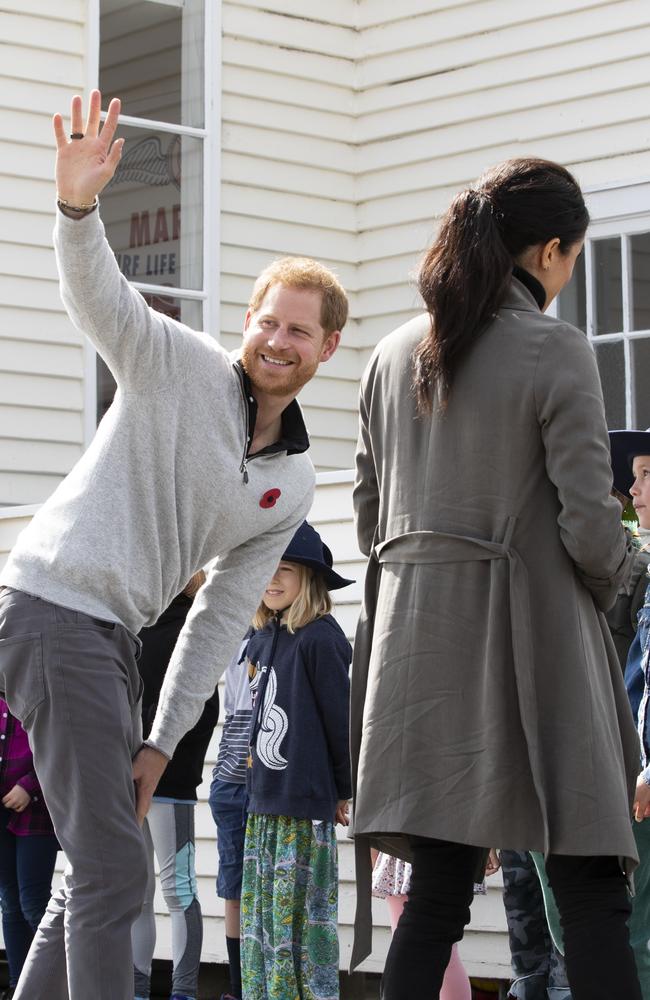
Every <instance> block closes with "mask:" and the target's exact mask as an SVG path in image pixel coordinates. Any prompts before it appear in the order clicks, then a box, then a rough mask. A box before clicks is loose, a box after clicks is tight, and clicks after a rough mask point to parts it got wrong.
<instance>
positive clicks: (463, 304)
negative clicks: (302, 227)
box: [413, 158, 589, 413]
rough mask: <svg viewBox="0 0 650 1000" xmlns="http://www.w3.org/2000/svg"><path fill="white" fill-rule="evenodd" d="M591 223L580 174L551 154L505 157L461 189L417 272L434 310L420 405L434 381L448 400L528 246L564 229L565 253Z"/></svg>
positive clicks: (424, 408) (417, 373)
mask: <svg viewBox="0 0 650 1000" xmlns="http://www.w3.org/2000/svg"><path fill="white" fill-rule="evenodd" d="M588 224H589V213H588V211H587V207H586V205H585V203H584V199H583V197H582V192H581V190H580V188H579V186H578V184H577V182H576V180H575V179H574V177H573V176H572V175H571V174H570V173H569V171H568V170H566V169H565V168H564V167H561V166H560V165H559V164H558V163H552V162H551V161H550V160H540V159H532V158H522V159H514V160H505V161H504V162H503V163H500V164H498V165H497V166H496V167H493V168H492V169H491V170H488V171H487V173H485V174H483V176H482V177H481V178H479V180H478V181H477V183H476V187H475V188H470V189H468V190H466V191H461V192H460V194H458V195H456V197H455V198H454V200H453V201H452V203H451V205H450V206H449V208H448V210H447V213H446V214H445V216H444V218H443V220H442V223H441V226H440V230H439V232H438V236H437V239H436V240H435V242H434V243H433V245H432V246H431V247H430V248H429V249H428V250H427V252H426V255H425V257H424V260H423V262H422V266H421V268H420V273H419V277H418V288H419V290H420V294H421V295H422V298H423V299H424V303H425V305H426V308H427V310H428V312H429V315H430V317H431V331H430V333H429V334H427V336H426V337H425V338H424V339H423V340H422V341H421V343H420V344H419V345H418V347H417V349H416V351H415V356H414V376H413V381H414V387H415V393H416V397H417V402H418V408H419V410H420V412H425V413H429V412H431V409H432V405H433V403H432V394H433V387H434V385H435V386H437V388H438V395H439V399H440V403H441V406H442V407H444V406H445V405H446V402H447V399H448V396H449V392H450V390H451V386H452V383H453V380H454V375H455V373H456V369H457V366H458V363H459V361H460V360H461V358H462V357H463V356H464V355H465V354H466V352H467V351H468V349H469V348H470V347H471V346H472V344H473V343H474V342H475V341H476V338H477V337H478V336H479V335H480V334H481V332H482V331H483V330H484V329H485V328H486V326H487V325H488V324H489V322H490V321H491V320H492V319H493V317H494V315H495V313H496V311H497V309H498V308H499V306H500V305H501V303H502V301H503V298H504V296H505V293H506V291H507V288H508V285H509V283H510V279H511V276H512V268H513V264H514V262H515V261H516V260H517V258H518V257H519V256H520V255H521V254H522V253H523V251H524V250H526V249H527V248H528V247H532V246H537V245H538V244H540V243H542V244H545V243H547V242H548V241H549V240H551V239H553V238H554V237H558V238H559V240H560V250H561V252H562V253H566V252H567V251H568V249H569V247H570V246H572V245H573V244H574V243H577V242H578V240H581V239H582V238H583V236H584V234H585V232H586V230H587V226H588Z"/></svg>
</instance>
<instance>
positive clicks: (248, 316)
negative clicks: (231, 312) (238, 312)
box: [244, 309, 253, 333]
mask: <svg viewBox="0 0 650 1000" xmlns="http://www.w3.org/2000/svg"><path fill="white" fill-rule="evenodd" d="M252 315H253V314H252V312H251V311H250V309H247V310H246V318H245V319H244V333H245V332H246V330H248V327H249V326H250V321H251V316H252Z"/></svg>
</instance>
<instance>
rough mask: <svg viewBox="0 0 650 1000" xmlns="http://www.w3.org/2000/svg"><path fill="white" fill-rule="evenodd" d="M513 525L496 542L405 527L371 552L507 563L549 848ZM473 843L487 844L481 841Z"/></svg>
mask: <svg viewBox="0 0 650 1000" xmlns="http://www.w3.org/2000/svg"><path fill="white" fill-rule="evenodd" d="M516 523H517V518H516V517H514V516H513V517H509V518H508V520H507V522H506V530H505V533H504V536H503V540H502V541H500V542H497V541H494V540H492V539H484V538H476V537H475V536H473V535H457V534H451V533H449V532H445V531H408V532H406V533H405V534H402V535H394V536H393V537H392V538H388V539H386V541H384V542H380V543H379V544H378V545H376V546H375V555H376V558H377V561H378V562H379V563H381V564H384V563H409V564H425V563H429V564H435V563H459V562H476V561H491V560H494V559H504V560H506V561H507V564H508V571H509V572H508V586H509V596H510V630H511V635H512V657H513V664H514V671H515V682H516V685H517V697H518V701H519V713H520V716H521V723H522V727H523V730H524V736H525V739H526V744H527V747H528V759H529V762H530V769H531V773H532V776H533V783H534V787H535V792H536V793H537V798H538V801H539V807H540V812H541V815H542V821H543V824H544V843H545V846H546V848H548V842H549V840H548V816H547V809H546V795H545V790H544V775H543V769H542V765H541V751H540V739H539V729H538V722H539V716H538V711H537V693H536V690H535V669H534V668H535V661H534V656H533V644H532V626H531V616H530V604H529V600H528V572H527V570H526V566H525V564H524V561H523V559H522V558H521V556H520V555H519V553H518V552H517V550H516V549H515V548H514V547H513V545H512V536H513V534H514V530H515V525H516ZM477 846H479V847H481V846H485V845H481V844H479V845H477ZM487 846H488V847H489V846H490V845H489V844H488V845H487Z"/></svg>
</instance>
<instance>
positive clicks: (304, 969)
mask: <svg viewBox="0 0 650 1000" xmlns="http://www.w3.org/2000/svg"><path fill="white" fill-rule="evenodd" d="M293 823H295V824H300V825H298V826H297V830H298V838H297V841H298V845H297V858H296V860H297V865H296V869H297V870H296V876H295V881H296V887H297V888H298V887H301V883H302V884H304V889H303V892H304V903H301V901H300V896H299V895H298V893H297V894H296V899H295V902H294V925H296V926H297V927H299V928H300V937H299V938H298V936H297V935H296V933H295V931H294V962H295V963H296V965H297V966H298V982H299V985H300V987H301V989H302V992H301V996H304V997H305V998H311V997H312V996H314V997H319V996H327V997H334V996H336V997H338V995H339V994H338V989H339V938H338V884H339V866H338V848H337V844H336V826H335V825H334V823H330V822H326V821H321V822H313V823H312V822H310V821H309V820H293ZM303 824H304V826H303ZM301 833H302V838H301V837H300V834H301ZM298 963H299V965H298Z"/></svg>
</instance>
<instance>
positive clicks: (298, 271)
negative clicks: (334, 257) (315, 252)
mask: <svg viewBox="0 0 650 1000" xmlns="http://www.w3.org/2000/svg"><path fill="white" fill-rule="evenodd" d="M272 285H284V286H285V288H300V289H307V290H309V291H314V292H320V293H321V295H322V302H321V310H320V325H321V326H322V328H323V330H324V331H325V333H326V334H329V333H333V332H334V331H335V330H342V329H343V327H344V326H345V323H346V320H347V318H348V297H347V295H346V294H345V291H344V289H343V286H342V285H341V283H340V281H339V280H338V278H337V277H336V275H335V274H334V273H333V272H332V271H330V270H329V268H327V267H324V266H323V265H322V264H319V263H318V261H316V260H312V259H311V257H280V258H279V259H278V260H274V261H273V263H272V264H269V266H268V267H265V268H264V270H263V271H262V273H261V274H260V275H259V277H258V278H257V280H256V282H255V284H254V285H253V292H252V294H251V298H250V302H249V303H248V308H249V309H250V310H251V312H256V311H257V310H258V309H259V308H260V306H261V305H262V301H263V300H264V296H265V295H266V293H267V292H268V290H269V288H271V286H272Z"/></svg>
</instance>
